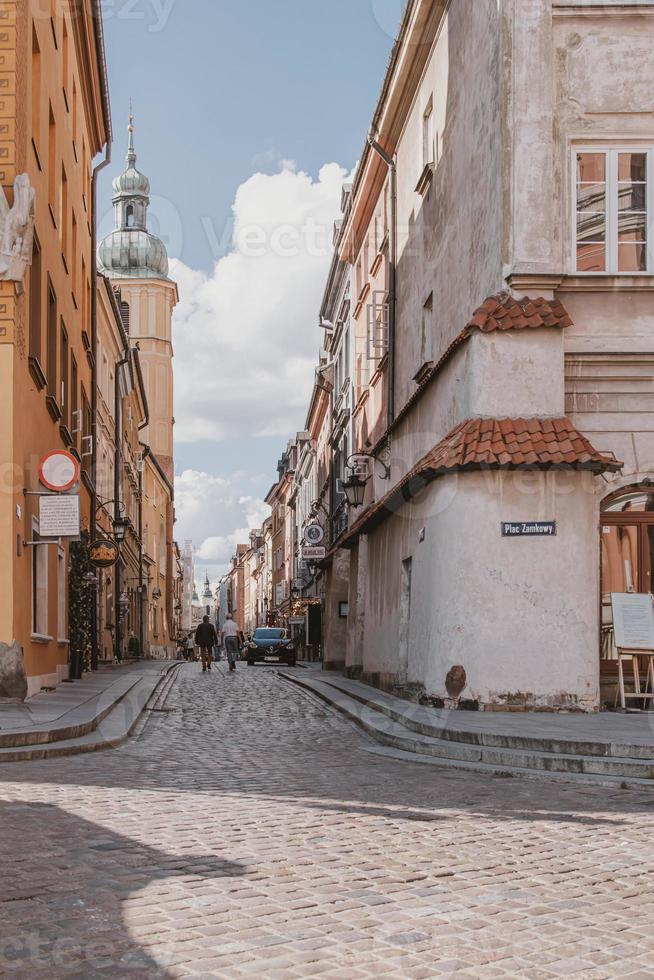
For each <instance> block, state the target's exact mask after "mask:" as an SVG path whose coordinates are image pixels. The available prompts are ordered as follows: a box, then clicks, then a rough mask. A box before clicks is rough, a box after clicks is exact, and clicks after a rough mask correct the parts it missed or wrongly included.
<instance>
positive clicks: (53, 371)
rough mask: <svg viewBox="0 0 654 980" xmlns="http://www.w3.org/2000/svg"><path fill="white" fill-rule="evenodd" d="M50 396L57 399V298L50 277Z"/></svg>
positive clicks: (48, 325)
mask: <svg viewBox="0 0 654 980" xmlns="http://www.w3.org/2000/svg"><path fill="white" fill-rule="evenodd" d="M47 330H48V394H49V395H52V397H53V398H54V399H55V401H56V399H57V297H56V296H55V292H54V289H53V288H52V283H51V282H50V277H49V276H48V323H47Z"/></svg>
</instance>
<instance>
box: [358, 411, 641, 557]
mask: <svg viewBox="0 0 654 980" xmlns="http://www.w3.org/2000/svg"><path fill="white" fill-rule="evenodd" d="M622 465H623V464H622V463H620V462H618V461H617V460H615V459H612V458H611V457H609V456H605V455H603V454H601V453H599V452H597V450H596V449H594V448H593V446H592V445H591V444H590V442H589V441H588V439H586V437H585V436H583V435H582V434H581V433H580V432H578V431H577V429H575V427H574V425H573V424H572V422H571V421H570V419H568V418H555V419H549V418H533V419H468V421H466V422H462V423H461V424H460V425H458V426H457V427H456V428H455V429H453V430H452V432H450V433H449V435H447V436H446V437H445V438H444V439H442V440H441V441H440V442H439V443H438V444H437V445H436V446H434V448H433V449H432V450H430V452H428V453H427V455H426V456H423V458H422V459H421V460H420V462H418V463H416V465H415V466H414V467H413V468H412V469H411V470H409V472H408V473H407V474H406V476H404V477H403V479H402V480H401V481H400V482H399V483H398V484H397V485H396V486H395V487H394V488H393V489H392V490H390V491H389V492H388V493H387V494H386V495H385V496H384V497H382V498H381V499H380V500H378V501H377V502H376V503H374V504H372V506H371V507H369V508H368V509H367V510H366V511H365V513H364V514H362V516H361V517H360V518H359V520H358V521H356V523H355V524H353V525H352V527H351V528H350V529H349V531H348V532H347V534H346V535H345V537H344V539H343V541H342V542H340V545H341V547H348V546H351V545H352V544H353V542H354V540H355V539H356V538H357V537H358V535H359V534H364V533H366V532H367V531H369V530H371V529H372V528H373V527H375V526H376V525H377V524H379V523H381V522H382V521H383V520H385V518H386V517H388V516H389V515H390V514H392V513H394V512H396V511H397V510H398V508H399V507H401V506H402V504H403V503H405V502H406V501H407V500H410V499H411V498H412V497H415V496H416V495H417V494H418V493H420V491H421V490H422V489H423V488H424V487H425V486H426V485H427V484H428V483H431V482H432V481H433V480H435V479H436V478H437V477H439V476H442V475H444V474H446V473H450V472H453V471H455V470H461V471H463V470H482V469H496V470H499V469H506V470H514V469H536V470H547V469H574V470H590V471H591V472H593V473H604V472H607V471H613V472H615V471H617V470H619V469H621V467H622Z"/></svg>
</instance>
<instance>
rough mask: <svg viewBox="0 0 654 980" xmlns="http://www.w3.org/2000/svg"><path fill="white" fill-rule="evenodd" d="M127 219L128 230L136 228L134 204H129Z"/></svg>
mask: <svg viewBox="0 0 654 980" xmlns="http://www.w3.org/2000/svg"><path fill="white" fill-rule="evenodd" d="M126 217H127V227H128V228H133V227H134V205H133V204H129V205H128V206H127V211H126Z"/></svg>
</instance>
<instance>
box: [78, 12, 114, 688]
mask: <svg viewBox="0 0 654 980" xmlns="http://www.w3.org/2000/svg"><path fill="white" fill-rule="evenodd" d="M93 17H94V19H95V25H96V31H95V43H96V54H97V58H98V64H99V66H100V74H101V83H102V89H103V91H102V95H103V111H104V124H105V130H106V133H105V135H106V140H107V142H106V144H105V152H104V160H101V161H100V163H99V164H98V165H97V167H94V169H93V174H92V178H91V350H92V352H93V365H92V368H91V435H92V437H93V439H92V456H91V476H92V484H93V489H92V492H91V520H90V533H91V540H92V541H93V540H94V539H95V538H96V536H97V521H96V515H97V510H98V494H97V490H96V486H97V476H98V473H97V469H98V452H97V444H98V440H97V434H98V297H97V278H98V256H97V247H98V242H97V238H98V175H99V174H100V173H101V172H102V171H103V170H104V169H105V167H108V166H109V164H110V163H111V146H112V140H113V133H112V129H111V108H110V105H109V88H108V82H107V62H106V57H105V50H104V32H103V24H102V7H101V4H100V2H99V0H94V4H93ZM82 288H84V284H82ZM91 630H92V642H91V669H92V670H97V669H98V659H99V645H98V597H97V593H96V600H95V602H94V603H93V609H92V613H91Z"/></svg>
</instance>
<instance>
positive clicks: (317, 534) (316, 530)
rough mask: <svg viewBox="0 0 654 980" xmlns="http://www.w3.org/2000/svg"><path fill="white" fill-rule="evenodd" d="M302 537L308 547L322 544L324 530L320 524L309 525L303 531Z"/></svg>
mask: <svg viewBox="0 0 654 980" xmlns="http://www.w3.org/2000/svg"><path fill="white" fill-rule="evenodd" d="M304 537H305V539H306V540H307V541H308V542H309V544H310V545H318V544H322V542H323V541H324V540H325V529H324V528H323V527H321V525H320V524H309V525H308V526H307V527H305V529H304Z"/></svg>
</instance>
